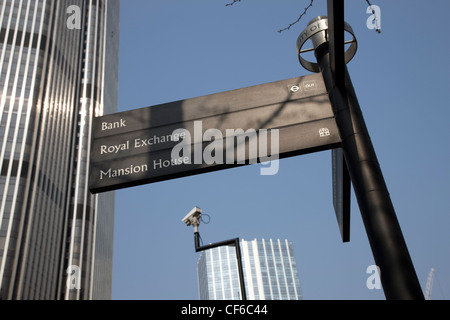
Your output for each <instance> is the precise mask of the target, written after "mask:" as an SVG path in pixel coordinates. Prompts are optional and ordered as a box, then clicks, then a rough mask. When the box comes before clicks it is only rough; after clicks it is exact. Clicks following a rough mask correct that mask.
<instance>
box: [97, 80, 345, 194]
mask: <svg viewBox="0 0 450 320" xmlns="http://www.w3.org/2000/svg"><path fill="white" fill-rule="evenodd" d="M340 144H341V139H340V136H339V132H338V129H337V126H336V123H335V119H334V114H333V111H332V108H331V104H330V101H329V98H328V95H327V92H326V88H325V85H324V82H323V79H322V76H321V75H320V74H313V75H308V76H305V77H300V78H292V79H287V80H282V81H277V82H272V83H267V84H262V85H258V86H253V87H248V88H243V89H238V90H232V91H227V92H222V93H216V94H212V95H206V96H202V97H197V98H192V99H186V100H182V101H175V102H171V103H166V104H162V105H157V106H152V107H147V108H141V109H135V110H131V111H126V112H120V113H115V114H111V115H106V116H102V117H98V118H95V119H94V123H93V141H92V148H91V174H90V189H91V192H92V193H99V192H105V191H110V190H116V189H120V188H125V187H131V186H137V185H141V184H146V183H152V182H157V181H162V180H168V179H173V178H179V177H184V176H189V175H194V174H199V173H204V172H210V171H215V170H221V169H226V168H232V167H235V166H238V165H246V164H253V163H257V162H266V161H270V160H278V159H279V158H284V157H289V156H295V155H300V154H305V153H310V152H316V151H321V150H326V149H332V148H336V147H339V146H340ZM174 153H175V154H176V156H174Z"/></svg>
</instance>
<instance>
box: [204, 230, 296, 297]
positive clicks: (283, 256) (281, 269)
mask: <svg viewBox="0 0 450 320" xmlns="http://www.w3.org/2000/svg"><path fill="white" fill-rule="evenodd" d="M240 246H241V256H242V264H243V269H244V270H243V271H244V283H245V290H246V293H247V299H248V300H301V299H302V293H301V288H300V280H299V275H298V270H297V263H296V262H295V256H294V249H293V246H292V242H288V241H287V240H285V241H280V240H276V241H273V240H272V239H271V240H253V241H245V240H241V243H240ZM237 268H238V265H237V261H236V249H235V248H234V247H229V246H222V247H218V248H214V249H210V250H207V251H204V252H202V254H201V255H200V259H199V261H198V264H197V274H198V285H199V296H200V300H240V299H241V292H240V291H241V290H240V286H239V273H238V269H237Z"/></svg>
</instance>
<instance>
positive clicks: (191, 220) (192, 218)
mask: <svg viewBox="0 0 450 320" xmlns="http://www.w3.org/2000/svg"><path fill="white" fill-rule="evenodd" d="M201 217H202V209H200V208H198V207H195V208H194V209H192V210H191V211H190V212H189V213H188V214H187V215H186V216H185V217H184V218H183V219H182V220H181V221H183V222H184V223H186V225H187V226H188V227H189V226H190V225H193V226H194V228H195V227H198V226H199V225H200V218H201Z"/></svg>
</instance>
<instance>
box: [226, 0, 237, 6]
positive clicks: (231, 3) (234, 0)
mask: <svg viewBox="0 0 450 320" xmlns="http://www.w3.org/2000/svg"><path fill="white" fill-rule="evenodd" d="M236 2H241V0H233V2H230V3H227V4H226V5H225V7H228V6H232V5H233V4H235V3H236Z"/></svg>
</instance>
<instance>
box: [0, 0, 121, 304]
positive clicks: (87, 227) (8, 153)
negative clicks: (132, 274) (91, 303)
mask: <svg viewBox="0 0 450 320" xmlns="http://www.w3.org/2000/svg"><path fill="white" fill-rule="evenodd" d="M119 6H120V2H119V0H96V1H92V0H1V1H0V26H1V33H0V173H1V175H0V300H2V299H48V300H53V299H110V298H111V283H112V251H113V223H114V193H107V194H102V195H91V194H90V192H89V190H88V172H89V150H90V141H91V124H92V119H93V117H95V116H100V115H103V114H106V113H112V112H115V111H117V92H118V51H119V48H118V43H119Z"/></svg>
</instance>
